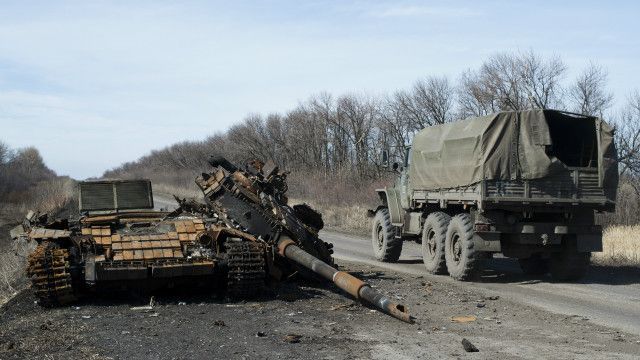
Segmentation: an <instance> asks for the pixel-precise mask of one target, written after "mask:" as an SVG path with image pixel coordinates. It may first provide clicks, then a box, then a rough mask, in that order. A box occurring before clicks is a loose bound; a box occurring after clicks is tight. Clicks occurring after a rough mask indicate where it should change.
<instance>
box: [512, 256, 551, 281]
mask: <svg viewBox="0 0 640 360" xmlns="http://www.w3.org/2000/svg"><path fill="white" fill-rule="evenodd" d="M518 263H519V264H520V269H522V273H523V274H525V275H533V276H535V275H544V274H546V273H547V272H549V260H547V259H543V258H542V257H541V256H540V254H533V255H531V257H528V258H521V259H518Z"/></svg>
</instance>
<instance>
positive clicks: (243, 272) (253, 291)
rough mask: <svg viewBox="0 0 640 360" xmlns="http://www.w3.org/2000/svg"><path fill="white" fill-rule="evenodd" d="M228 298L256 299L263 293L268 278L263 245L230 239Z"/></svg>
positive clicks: (228, 248)
mask: <svg viewBox="0 0 640 360" xmlns="http://www.w3.org/2000/svg"><path fill="white" fill-rule="evenodd" d="M225 247H226V250H227V268H228V271H227V297H229V298H231V299H250V298H255V297H256V296H258V295H259V294H260V292H262V290H263V289H264V285H265V278H266V265H265V264H266V262H265V250H264V246H263V245H262V244H261V243H257V242H253V241H238V240H234V239H228V240H227V241H226V243H225Z"/></svg>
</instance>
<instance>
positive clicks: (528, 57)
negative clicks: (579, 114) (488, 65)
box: [516, 51, 567, 109]
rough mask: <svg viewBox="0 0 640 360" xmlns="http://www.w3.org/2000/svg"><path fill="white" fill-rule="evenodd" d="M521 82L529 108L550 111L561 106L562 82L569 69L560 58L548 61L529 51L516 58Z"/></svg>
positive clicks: (556, 57)
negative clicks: (549, 109) (551, 108)
mask: <svg viewBox="0 0 640 360" xmlns="http://www.w3.org/2000/svg"><path fill="white" fill-rule="evenodd" d="M516 66H517V68H518V70H519V80H520V82H521V83H522V89H523V93H524V94H526V96H527V107H529V108H534V109H548V108H550V107H560V106H561V97H562V94H561V89H560V81H561V80H562V78H563V77H564V74H565V72H566V71H567V67H566V66H565V65H564V63H563V62H562V60H561V59H560V58H559V57H558V56H553V57H551V58H549V59H547V60H544V59H543V58H542V57H540V56H539V55H537V54H536V53H534V52H533V51H529V52H526V53H523V54H520V55H518V56H517V57H516Z"/></svg>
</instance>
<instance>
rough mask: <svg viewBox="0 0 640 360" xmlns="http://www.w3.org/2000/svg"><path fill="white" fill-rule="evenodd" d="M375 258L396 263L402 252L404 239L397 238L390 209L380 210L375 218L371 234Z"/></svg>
mask: <svg viewBox="0 0 640 360" xmlns="http://www.w3.org/2000/svg"><path fill="white" fill-rule="evenodd" d="M371 243H372V245H373V256H375V258H376V259H378V260H379V261H384V262H396V261H398V259H399V258H400V253H401V252H402V239H401V238H396V237H395V231H394V229H393V226H392V225H391V216H390V215H389V210H388V209H385V208H383V209H380V210H378V211H377V212H376V216H375V217H374V218H373V229H372V234H371Z"/></svg>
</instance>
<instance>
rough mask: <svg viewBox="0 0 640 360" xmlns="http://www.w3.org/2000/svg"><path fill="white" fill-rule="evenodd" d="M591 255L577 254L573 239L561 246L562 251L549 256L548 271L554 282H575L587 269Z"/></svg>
mask: <svg viewBox="0 0 640 360" xmlns="http://www.w3.org/2000/svg"><path fill="white" fill-rule="evenodd" d="M590 260H591V253H588V252H586V253H585V252H578V250H577V249H576V244H575V238H574V239H569V241H568V242H567V243H564V244H563V247H562V251H560V252H555V253H552V254H551V260H550V261H549V270H550V272H551V277H552V278H553V279H554V280H556V281H575V280H579V279H580V278H582V277H583V276H584V274H585V273H586V272H587V269H589V262H590Z"/></svg>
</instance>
